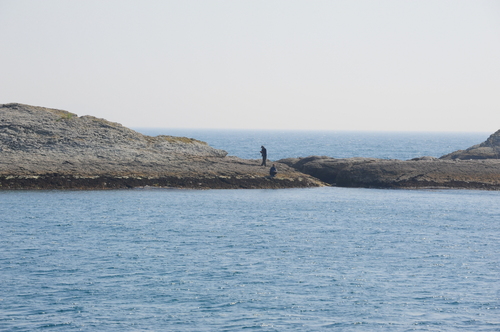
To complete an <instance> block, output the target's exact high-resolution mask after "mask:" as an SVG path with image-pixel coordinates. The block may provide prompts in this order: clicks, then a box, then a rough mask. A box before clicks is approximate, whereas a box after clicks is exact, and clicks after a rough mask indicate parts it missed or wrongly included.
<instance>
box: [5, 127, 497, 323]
mask: <svg viewBox="0 0 500 332" xmlns="http://www.w3.org/2000/svg"><path fill="white" fill-rule="evenodd" d="M486 137H487V136H486ZM195 138H198V137H195ZM200 139H202V138H200ZM261 139H262V138H254V142H255V141H258V140H261ZM484 139H485V138H481V139H480V140H479V141H478V142H472V143H467V145H466V146H464V147H462V148H466V147H468V146H470V145H472V144H476V143H479V142H481V141H483V140H484ZM402 140H403V139H402ZM207 141H208V140H207ZM284 141H286V140H285V139H284V140H283V142H284ZM289 141H290V143H291V144H295V142H296V141H294V140H293V139H289ZM235 144H236V143H235ZM319 144H321V142H319ZM367 144H368V145H371V144H375V145H378V144H380V143H379V142H375V141H374V142H368V143H367ZM367 144H362V145H363V146H365V148H366V145H367ZM416 144H417V145H419V144H420V145H425V144H426V143H425V144H424V143H422V142H420V143H419V141H418V140H417V141H416ZM258 145H259V146H258V147H260V144H258ZM252 146H253V144H252ZM288 148H289V147H286V148H283V150H286V149H288ZM292 148H293V149H296V147H292ZM226 149H229V148H226ZM231 149H232V148H231ZM314 149H316V150H317V151H319V150H320V148H318V147H316V148H314ZM414 149H415V150H419V151H424V150H425V149H426V148H424V147H415V148H414ZM235 150H237V149H235ZM373 150H376V149H374V148H373ZM431 152H432V151H431ZM450 152H451V151H450ZM340 153H346V154H347V153H348V152H346V151H344V152H339V154H340ZM439 153H441V152H439ZM390 157H391V158H393V157H394V156H390ZM276 159H277V158H276ZM499 203H500V193H499V192H496V191H470V190H377V189H359V188H352V189H351V188H334V187H329V188H328V187H327V188H312V189H286V190H175V189H134V190H109V191H0V234H1V239H2V240H1V241H0V280H1V287H0V330H1V331H42V330H43V331H237V330H242V329H248V330H256V331H332V330H333V331H458V330H460V331H500V255H499V253H500V223H499V222H498V221H499V220H500V204H499Z"/></svg>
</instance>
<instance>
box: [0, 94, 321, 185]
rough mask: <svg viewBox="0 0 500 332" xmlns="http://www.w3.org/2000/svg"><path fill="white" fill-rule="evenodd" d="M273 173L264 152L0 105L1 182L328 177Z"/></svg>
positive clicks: (259, 181) (280, 181) (283, 181)
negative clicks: (247, 156)
mask: <svg viewBox="0 0 500 332" xmlns="http://www.w3.org/2000/svg"><path fill="white" fill-rule="evenodd" d="M279 170H280V172H279V174H278V175H277V176H276V177H275V178H272V179H270V178H269V177H268V175H269V169H268V168H267V167H261V166H260V161H259V160H244V159H240V158H237V157H232V156H227V152H226V151H223V150H218V149H214V148H212V147H210V146H209V145H207V144H206V143H205V142H201V141H199V140H196V139H192V138H186V137H174V136H163V135H162V136H156V137H151V136H146V135H142V134H140V133H138V132H136V131H133V130H131V129H128V128H126V127H124V126H122V125H120V124H118V123H114V122H110V121H107V120H104V119H99V118H95V117H93V116H77V115H76V114H74V113H70V112H67V111H62V110H56V109H50V108H45V107H36V106H29V105H23V104H3V105H0V189H117V188H135V187H146V186H148V187H172V188H196V189H207V188H223V189H227V188H295V187H315V186H321V185H323V184H322V182H321V181H319V180H317V179H315V178H313V177H311V176H309V175H306V174H303V173H301V172H298V171H296V170H295V169H293V168H291V167H288V166H286V165H284V164H282V165H279Z"/></svg>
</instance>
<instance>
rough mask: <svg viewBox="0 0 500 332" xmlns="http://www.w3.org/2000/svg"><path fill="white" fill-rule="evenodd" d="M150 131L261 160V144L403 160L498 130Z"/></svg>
mask: <svg viewBox="0 0 500 332" xmlns="http://www.w3.org/2000/svg"><path fill="white" fill-rule="evenodd" d="M136 130H137V131H139V132H141V133H143V134H146V135H150V136H156V135H172V136H186V137H191V138H196V139H199V140H202V141H205V142H207V143H208V144H209V145H210V146H213V147H214V148H217V149H222V150H226V151H227V152H228V153H229V155H232V156H237V157H240V158H245V159H260V158H261V156H260V146H261V145H264V146H265V147H266V148H267V150H268V158H269V159H271V160H279V159H283V158H294V157H308V156H314V155H316V156H329V157H334V158H350V157H373V158H381V159H400V160H407V159H411V158H417V157H423V156H431V157H441V156H443V155H445V154H448V153H450V152H453V151H456V150H463V149H467V148H469V147H471V146H473V145H475V144H479V143H482V142H484V141H485V140H486V139H487V138H488V137H489V135H491V134H492V133H454V132H355V131H301V130H296V131H286V130H283V131H275V130H215V129H168V128H136Z"/></svg>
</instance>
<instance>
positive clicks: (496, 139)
mask: <svg viewBox="0 0 500 332" xmlns="http://www.w3.org/2000/svg"><path fill="white" fill-rule="evenodd" d="M440 159H444V160H457V159H458V160H469V159H500V130H498V131H497V132H495V133H494V134H492V135H491V136H490V137H489V138H488V139H487V140H486V141H484V142H483V143H481V144H477V145H474V146H471V147H470V148H468V149H466V150H458V151H455V152H452V153H450V154H447V155H444V156H442V157H441V158H440Z"/></svg>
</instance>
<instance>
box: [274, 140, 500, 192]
mask: <svg viewBox="0 0 500 332" xmlns="http://www.w3.org/2000/svg"><path fill="white" fill-rule="evenodd" d="M499 155H500V130H499V131H497V132H495V133H494V134H492V135H491V136H490V137H489V138H488V139H487V140H486V141H485V142H483V143H481V144H477V145H474V146H472V147H470V148H468V149H466V150H459V151H455V152H452V153H450V154H447V155H445V156H442V157H440V158H434V157H420V158H414V159H411V160H385V159H376V158H347V159H335V158H331V157H325V156H311V157H307V158H289V159H283V160H280V162H281V163H284V164H287V165H289V166H291V167H293V168H295V169H296V170H298V171H300V172H303V173H306V174H309V175H312V176H314V177H316V178H318V179H320V180H322V181H324V182H326V183H328V184H330V185H336V186H340V187H364V188H401V189H411V188H414V189H424V188H426V189H427V188H450V189H451V188H453V189H484V190H500V159H499Z"/></svg>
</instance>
